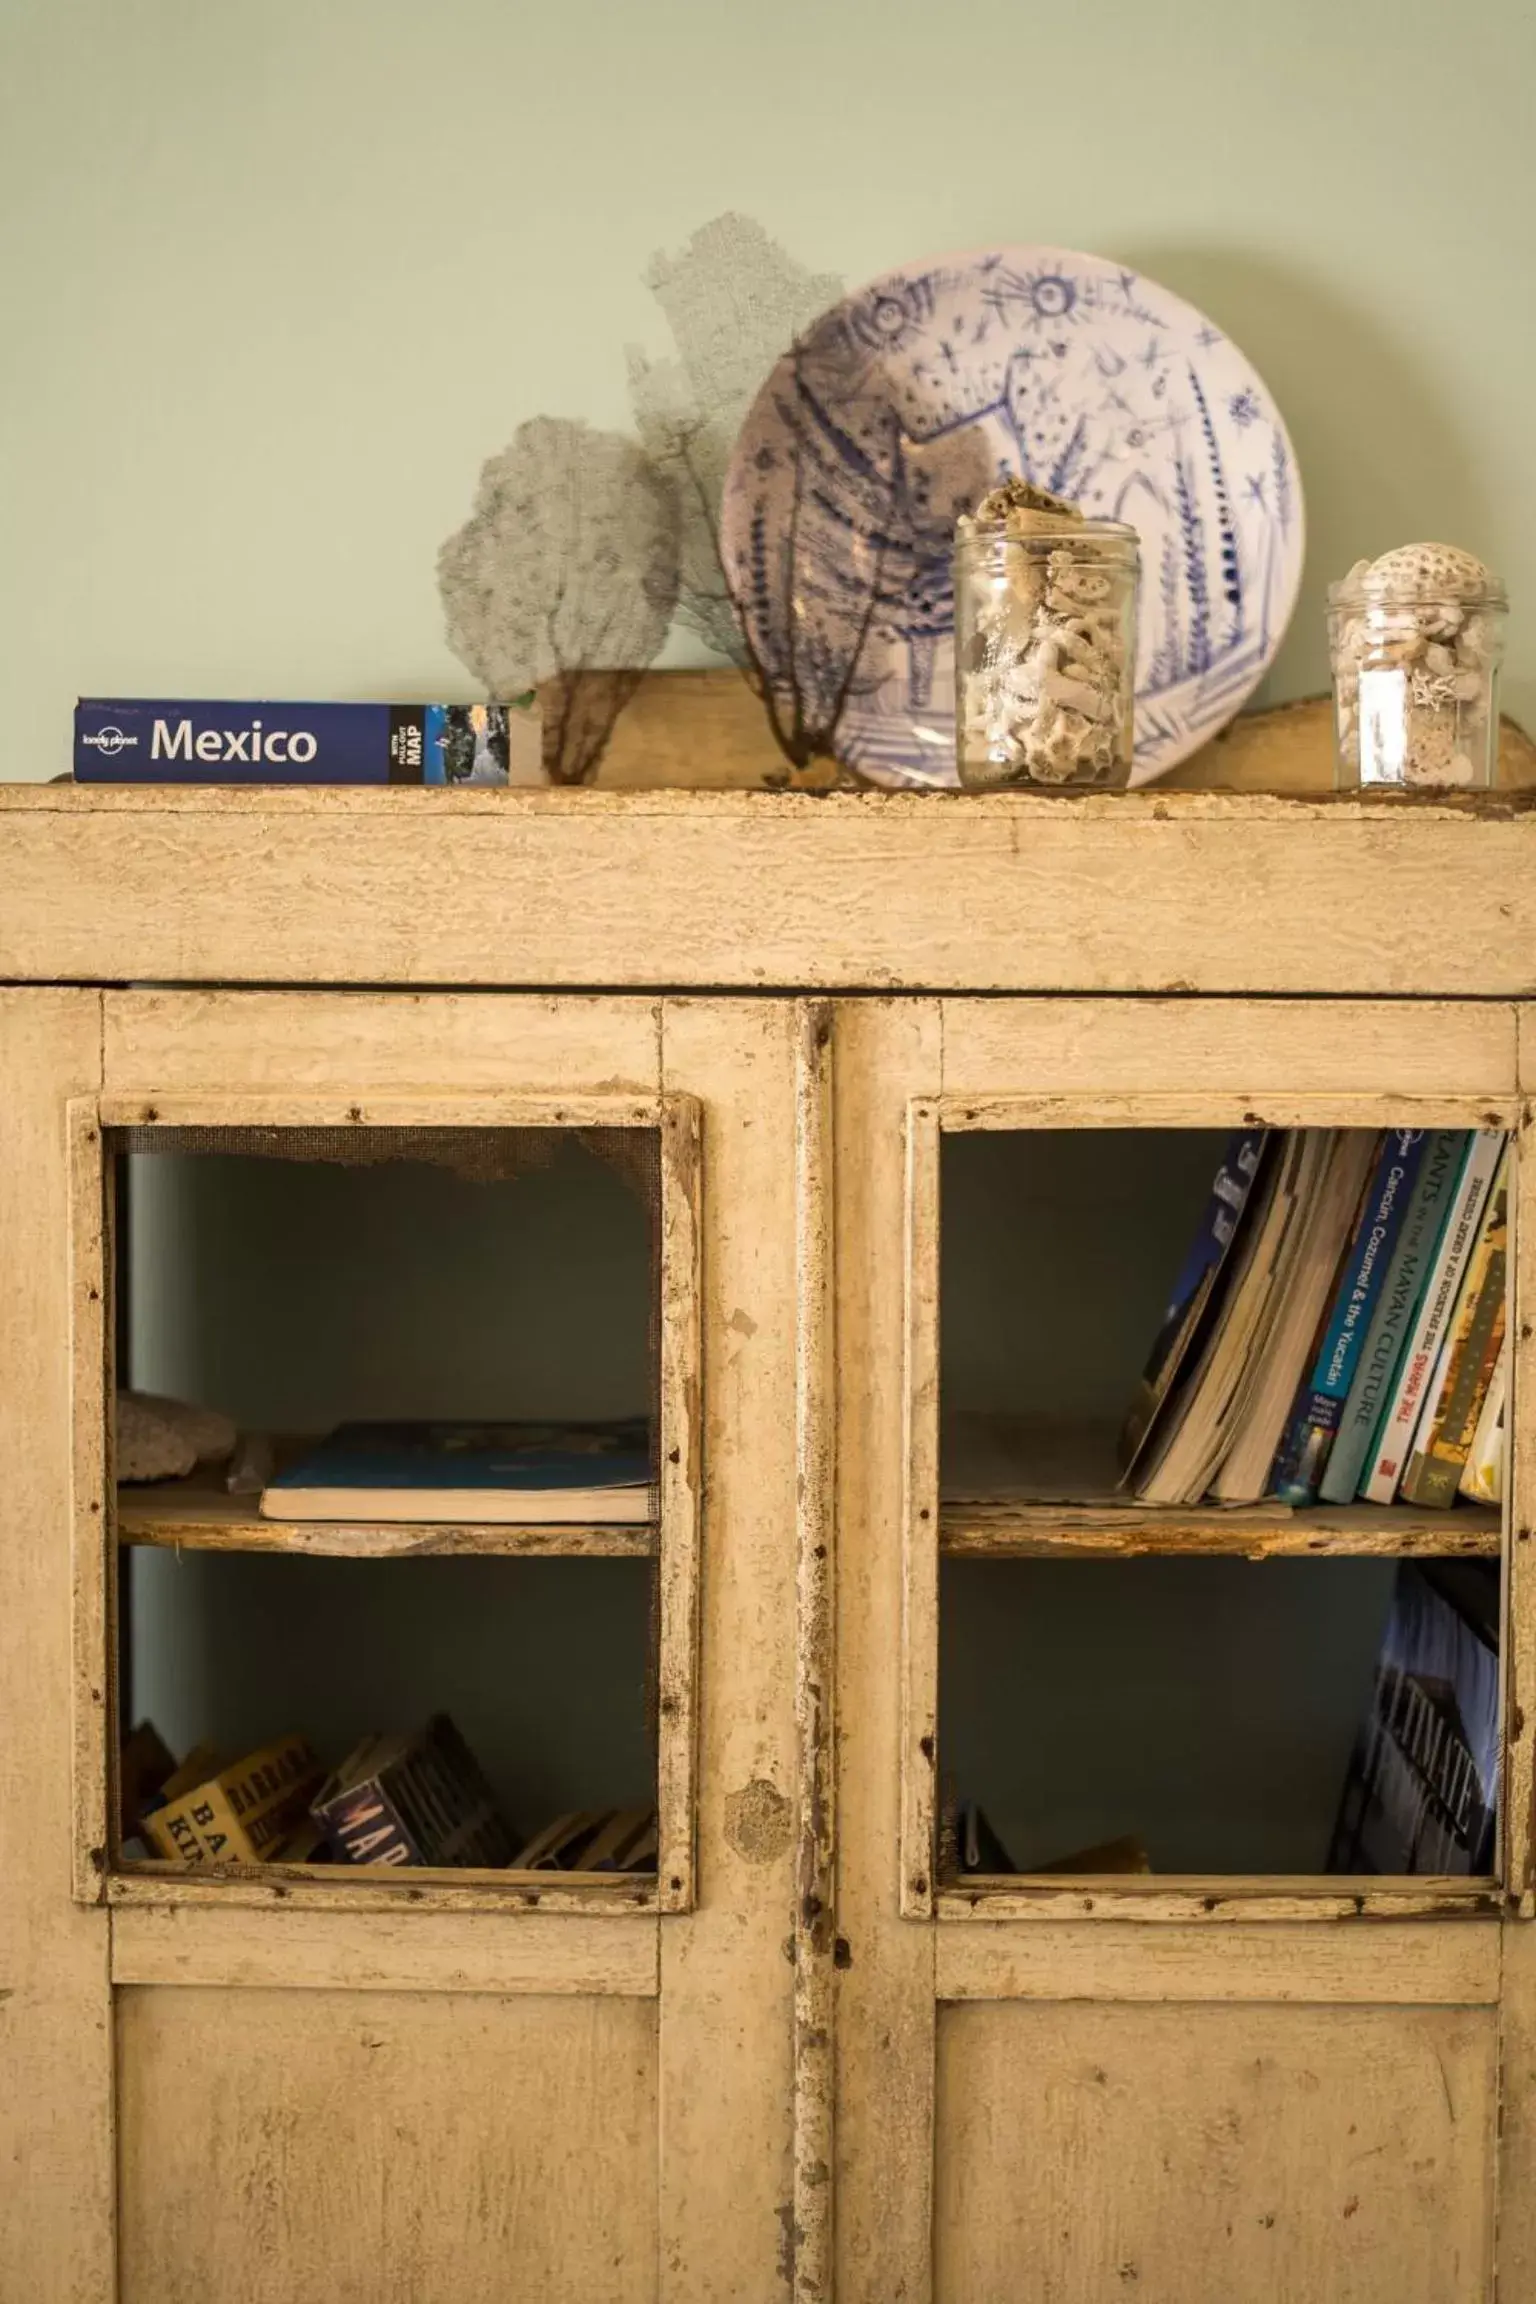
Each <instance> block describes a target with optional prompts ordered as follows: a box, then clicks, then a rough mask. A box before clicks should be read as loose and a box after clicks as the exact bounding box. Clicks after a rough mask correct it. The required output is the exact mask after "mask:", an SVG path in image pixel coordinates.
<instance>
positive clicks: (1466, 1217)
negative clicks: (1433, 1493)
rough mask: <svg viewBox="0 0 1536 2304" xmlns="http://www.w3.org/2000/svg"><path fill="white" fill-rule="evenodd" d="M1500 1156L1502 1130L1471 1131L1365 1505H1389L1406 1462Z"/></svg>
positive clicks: (1380, 1434) (1376, 1449) (1366, 1484)
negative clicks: (1367, 1503)
mask: <svg viewBox="0 0 1536 2304" xmlns="http://www.w3.org/2000/svg"><path fill="white" fill-rule="evenodd" d="M1503 1150H1504V1135H1503V1131H1502V1130H1501V1129H1496V1128H1478V1129H1475V1130H1473V1132H1472V1137H1471V1141H1470V1143H1469V1144H1468V1146H1467V1151H1466V1157H1465V1159H1464V1160H1463V1162H1462V1167H1461V1173H1460V1175H1459V1177H1458V1179H1457V1182H1456V1190H1455V1195H1454V1197H1453V1199H1452V1201H1451V1204H1450V1208H1449V1212H1448V1213H1447V1215H1446V1219H1445V1223H1444V1226H1443V1227H1442V1230H1441V1233H1440V1242H1439V1247H1438V1249H1437V1251H1436V1254H1435V1259H1434V1262H1433V1264H1432V1265H1431V1266H1430V1269H1429V1274H1428V1279H1427V1282H1426V1285H1425V1288H1424V1291H1423V1294H1422V1295H1421V1297H1420V1299H1419V1310H1418V1317H1417V1320H1416V1322H1415V1324H1414V1329H1413V1333H1412V1335H1411V1336H1410V1338H1409V1340H1408V1345H1407V1348H1406V1350H1405V1351H1404V1353H1403V1357H1402V1361H1401V1364H1400V1366H1399V1369H1398V1375H1397V1385H1396V1390H1395V1391H1394V1393H1393V1396H1392V1399H1391V1402H1390V1404H1389V1406H1388V1408H1387V1412H1386V1415H1385V1416H1384V1417H1383V1419H1382V1422H1381V1424H1380V1426H1379V1428H1378V1430H1377V1433H1376V1437H1375V1441H1374V1443H1373V1446H1372V1451H1371V1457H1372V1460H1371V1462H1370V1463H1369V1465H1368V1467H1367V1471H1366V1476H1365V1478H1364V1480H1363V1482H1362V1484H1361V1488H1360V1493H1361V1495H1362V1496H1363V1497H1365V1498H1366V1500H1367V1501H1368V1502H1369V1503H1372V1504H1390V1503H1391V1502H1392V1500H1393V1498H1394V1497H1395V1496H1396V1494H1397V1489H1398V1482H1399V1481H1400V1480H1401V1479H1402V1476H1403V1468H1404V1466H1405V1464H1406V1463H1407V1461H1408V1452H1409V1450H1410V1448H1411V1447H1412V1445H1413V1435H1414V1432H1415V1430H1416V1429H1417V1426H1418V1421H1419V1415H1420V1412H1421V1410H1422V1407H1423V1402H1424V1395H1425V1392H1426V1391H1427V1390H1428V1388H1429V1384H1430V1380H1431V1378H1432V1377H1433V1375H1434V1371H1435V1365H1436V1362H1437V1361H1438V1359H1439V1356H1440V1344H1441V1339H1442V1338H1443V1336H1444V1334H1445V1331H1446V1329H1447V1327H1448V1326H1449V1324H1450V1320H1451V1316H1452V1313H1453V1312H1454V1310H1455V1307H1456V1294H1457V1290H1458V1289H1459V1288H1460V1286H1461V1276H1462V1273H1463V1272H1464V1271H1465V1270H1466V1266H1467V1259H1468V1258H1469V1257H1470V1255H1471V1253H1472V1250H1473V1248H1474V1247H1475V1246H1476V1243H1477V1235H1478V1228H1479V1226H1480V1224H1481V1222H1482V1215H1483V1209H1484V1207H1485V1206H1486V1204H1487V1199H1488V1194H1489V1192H1490V1190H1491V1189H1492V1186H1493V1179H1494V1175H1495V1173H1496V1171H1497V1169H1498V1165H1499V1161H1500V1158H1501V1157H1502V1155H1503Z"/></svg>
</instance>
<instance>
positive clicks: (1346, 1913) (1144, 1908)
mask: <svg viewBox="0 0 1536 2304" xmlns="http://www.w3.org/2000/svg"><path fill="white" fill-rule="evenodd" d="M1500 1095H1502V1100H1497V1098H1498V1097H1499V1096H1500ZM1259 1102H1260V1103H1261V1104H1262V1109H1259V1108H1258V1107H1257V1105H1256V1104H1255V1101H1254V1099H1252V1098H1251V1097H1250V1096H1247V1095H1245V1094H1240V1093H1234V1092H1232V1091H1230V1090H1228V1091H1216V1092H1211V1091H1207V1092H1205V1093H1195V1092H1189V1093H1183V1094H1179V1093H1164V1092H1161V1091H1142V1092H1137V1093H1135V1094H1133V1095H1125V1094H1115V1093H1104V1092H1095V1091H1084V1092H1082V1093H1080V1094H1076V1095H1071V1096H1061V1095H1050V1094H1043V1095H1030V1094H1026V1093H996V1094H993V1095H990V1096H987V1097H978V1096H976V1095H974V1094H973V1095H943V1096H940V1097H937V1098H914V1099H913V1100H911V1101H910V1102H909V1104H908V1107H907V1114H906V1132H907V1240H906V1252H905V1258H904V1266H905V1271H906V1275H907V1291H906V1309H907V1322H906V1372H907V1374H906V1386H905V1396H906V1446H905V1457H906V1461H905V1483H904V1490H905V1497H906V1510H905V1514H904V1522H905V1535H906V1546H905V1563H904V1570H903V1582H904V1605H903V1611H902V1627H903V1639H902V1684H903V1724H904V1725H903V1738H902V1787H901V1816H902V1838H901V1852H900V1872H901V1883H902V1889H901V1903H902V1911H903V1913H904V1914H905V1916H906V1917H907V1918H909V1919H928V1918H930V1917H932V1916H934V1915H937V1916H938V1917H939V1918H940V1919H942V1920H971V1919H1019V1920H1035V1919H1040V1920H1060V1919H1067V1918H1083V1919H1096V1920H1100V1921H1109V1920H1172V1921H1194V1922H1202V1923H1204V1922H1209V1921H1217V1922H1222V1921H1231V1920H1235V1919H1242V1920H1334V1919H1344V1918H1348V1917H1350V1916H1351V1915H1359V1916H1364V1917H1369V1918H1377V1919H1418V1918H1426V1917H1429V1916H1431V1915H1433V1914H1437V1913H1439V1914H1445V1915H1448V1916H1452V1917H1457V1918H1465V1917H1467V1916H1468V1915H1475V1914H1478V1913H1482V1914H1485V1915H1497V1914H1499V1913H1501V1912H1502V1911H1503V1909H1504V1902H1505V1896H1504V1885H1503V1884H1504V1882H1506V1881H1508V1880H1516V1879H1520V1878H1522V1877H1523V1867H1524V1865H1525V1862H1526V1858H1527V1843H1528V1833H1529V1817H1528V1813H1527V1811H1528V1806H1529V1804H1528V1803H1526V1804H1525V1805H1524V1806H1522V1805H1521V1804H1520V1803H1519V1801H1518V1797H1517V1798H1516V1799H1515V1800H1513V1801H1511V1802H1506V1803H1505V1804H1504V1806H1503V1809H1502V1813H1501V1818H1500V1833H1499V1839H1500V1859H1499V1866H1498V1870H1497V1872H1496V1873H1495V1874H1494V1876H1493V1877H1492V1878H1490V1879H1483V1878H1478V1879H1474V1880H1458V1879H1455V1878H1447V1879H1424V1880H1422V1881H1417V1882H1411V1881H1409V1880H1407V1879H1402V1880H1398V1881H1383V1882H1374V1881H1372V1880H1370V1879H1359V1880H1350V1879H1343V1880H1330V1879H1327V1878H1326V1877H1325V1876H1323V1875H1317V1876H1307V1875H1303V1876H1299V1877H1295V1878H1291V1877H1280V1876H1273V1875H1263V1874H1258V1875H1253V1876H1252V1877H1251V1878H1250V1877H1246V1876H1245V1877H1231V1878H1229V1877H1226V1876H1220V1875H1212V1876H1211V1877H1208V1878H1207V1877H1199V1876H1185V1877H1182V1878H1180V1877H1175V1878H1173V1879H1171V1880H1168V1881H1158V1880H1156V1879H1154V1878H1153V1877H1151V1876H1149V1877H1148V1878H1147V1880H1146V1881H1145V1882H1144V1883H1142V1884H1140V1885H1137V1884H1134V1883H1132V1882H1128V1881H1117V1880H1116V1879H1115V1878H1114V1877H1113V1876H1108V1877H1100V1876H1097V1875H1092V1874H1084V1875H1083V1876H1081V1877H1080V1878H1078V1877H1059V1876H1047V1875H1035V1876H1034V1877H1033V1878H1030V1877H1029V1876H1027V1875H1026V1876H1024V1877H1022V1878H1021V1879H1020V1880H1019V1881H1018V1882H1017V1884H1015V1885H1012V1886H1009V1887H1006V1888H1005V1887H1001V1886H999V1885H998V1884H997V1883H996V1882H993V1883H990V1884H988V1885H987V1886H986V1887H985V1888H982V1887H980V1886H975V1887H959V1886H956V1885H954V1884H951V1885H950V1886H948V1887H945V1886H943V1885H941V1884H940V1883H939V1882H938V1881H936V1880H935V1878H934V1861H933V1851H934V1847H935V1836H936V1826H937V1796H936V1785H937V1780H938V1772H937V1768H936V1765H935V1756H936V1754H937V1753H938V1738H939V1720H938V1700H939V1690H938V1650H939V1626H938V1608H939V1562H940V1558H941V1545H942V1517H943V1516H942V1514H941V1508H940V1494H939V1365H938V1312H939V1296H940V1254H939V1178H940V1164H941V1157H942V1147H943V1141H944V1137H945V1135H946V1134H948V1133H967V1132H971V1131H986V1130H1006V1131H1014V1130H1021V1131H1022V1130H1028V1129H1076V1128H1081V1129H1093V1128H1126V1127H1142V1128H1147V1129H1162V1128H1168V1129H1174V1128H1199V1129H1211V1130H1232V1129H1237V1128H1240V1127H1255V1126H1267V1127H1272V1128H1302V1127H1306V1128H1358V1129H1375V1128H1379V1127H1384V1126H1388V1125H1396V1126H1413V1127H1421V1128H1473V1127H1486V1128H1495V1127H1496V1128H1503V1129H1507V1130H1510V1131H1511V1132H1512V1133H1513V1134H1514V1135H1515V1140H1516V1144H1517V1147H1518V1142H1519V1129H1520V1125H1521V1105H1520V1102H1519V1099H1518V1098H1517V1097H1516V1096H1514V1095H1512V1094H1509V1093H1507V1092H1498V1091H1493V1090H1484V1091H1483V1092H1481V1093H1477V1094H1469V1093H1466V1092H1463V1093H1460V1094H1449V1093H1448V1094H1442V1095H1438V1096H1431V1095H1424V1094H1420V1093H1414V1094H1410V1095H1407V1096H1401V1095H1394V1094H1391V1093H1390V1092H1379V1091H1373V1092H1369V1093H1360V1094H1351V1095H1346V1094H1341V1093H1339V1092H1338V1091H1337V1090H1329V1091H1326V1092H1324V1093H1321V1094H1315V1095H1314V1094H1307V1093H1295V1094H1286V1095H1280V1094H1275V1093H1273V1092H1271V1093H1267V1094H1265V1095H1264V1096H1263V1097H1262V1099H1260V1100H1259ZM1517 1166H1518V1153H1517ZM1511 1199H1512V1205H1516V1206H1517V1204H1518V1192H1516V1193H1514V1194H1512V1196H1511ZM1102 1517H1104V1518H1105V1519H1109V1518H1110V1517H1112V1515H1109V1514H1105V1515H1103V1516H1102ZM1502 1521H1503V1542H1502V1545H1501V1551H1502V1555H1503V1557H1504V1558H1505V1559H1506V1560H1507V1559H1508V1557H1509V1550H1510V1546H1509V1541H1508V1532H1509V1527H1510V1523H1511V1507H1510V1503H1509V1500H1508V1499H1506V1502H1505V1506H1504V1508H1503V1514H1502ZM1253 1548H1254V1549H1258V1550H1263V1549H1267V1550H1270V1551H1275V1552H1278V1551H1282V1550H1284V1549H1285V1548H1286V1535H1285V1530H1284V1529H1283V1528H1280V1527H1277V1528H1276V1529H1275V1530H1274V1532H1273V1534H1272V1535H1270V1536H1268V1537H1267V1539H1266V1537H1265V1536H1264V1535H1258V1536H1257V1537H1256V1538H1255V1540H1254V1545H1253ZM1331 1548H1332V1549H1336V1550H1337V1551H1339V1552H1341V1553H1342V1552H1343V1551H1344V1550H1346V1549H1352V1550H1354V1551H1356V1552H1359V1553H1370V1554H1374V1555H1377V1556H1395V1555H1396V1554H1397V1553H1398V1552H1400V1551H1406V1550H1407V1549H1408V1547H1406V1546H1405V1545H1404V1544H1403V1543H1402V1541H1401V1539H1397V1540H1396V1541H1394V1539H1393V1535H1392V1530H1391V1529H1390V1528H1389V1527H1388V1526H1386V1525H1385V1524H1384V1525H1383V1527H1382V1528H1381V1529H1380V1530H1379V1531H1378V1530H1371V1531H1369V1532H1368V1534H1366V1535H1362V1534H1361V1533H1360V1532H1358V1531H1357V1532H1356V1533H1355V1534H1354V1535H1353V1536H1352V1537H1351V1538H1349V1539H1348V1540H1347V1543H1346V1542H1339V1543H1337V1544H1336V1545H1335V1546H1333V1547H1331ZM1085 1552H1086V1547H1085ZM1079 1556H1084V1555H1079ZM1523 1584H1524V1580H1523V1579H1522V1589H1521V1594H1520V1597H1521V1600H1522V1602H1523V1603H1524V1604H1526V1605H1527V1606H1529V1605H1530V1601H1529V1599H1528V1596H1527V1595H1526V1594H1525V1592H1524V1589H1523ZM1505 1601H1506V1609H1505V1616H1506V1625H1505V1629H1506V1645H1507V1640H1508V1634H1509V1630H1510V1627H1511V1626H1512V1624H1513V1623H1514V1622H1515V1620H1516V1619H1515V1613H1514V1608H1513V1604H1512V1583H1511V1581H1510V1579H1509V1578H1507V1577H1506V1592H1505ZM1514 1725H1515V1723H1514V1721H1513V1720H1512V1719H1507V1720H1506V1756H1507V1765H1506V1771H1505V1776H1506V1781H1507V1780H1508V1772H1509V1768H1510V1767H1512V1766H1513V1765H1514V1760H1515V1754H1516V1752H1517V1751H1518V1747H1519V1743H1520V1741H1521V1739H1520V1738H1519V1737H1518V1736H1516V1735H1513V1734H1512V1733H1511V1732H1512V1730H1513V1728H1514ZM1522 1819H1523V1821H1522Z"/></svg>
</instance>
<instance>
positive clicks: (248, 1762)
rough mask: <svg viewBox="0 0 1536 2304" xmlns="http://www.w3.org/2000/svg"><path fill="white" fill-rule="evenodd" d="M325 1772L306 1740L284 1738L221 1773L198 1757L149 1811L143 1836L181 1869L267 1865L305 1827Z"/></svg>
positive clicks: (204, 1755)
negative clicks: (182, 1867)
mask: <svg viewBox="0 0 1536 2304" xmlns="http://www.w3.org/2000/svg"><path fill="white" fill-rule="evenodd" d="M320 1778H321V1768H320V1763H319V1761H318V1760H317V1759H316V1758H315V1755H314V1753H313V1752H312V1751H311V1749H310V1747H309V1744H308V1742H307V1740H306V1739H305V1738H304V1737H302V1736H280V1737H279V1738H277V1740H276V1741H275V1742H274V1743H271V1744H263V1745H262V1746H261V1748H260V1749H259V1750H258V1751H255V1752H249V1753H247V1754H246V1756H245V1758H244V1759H243V1760H237V1761H234V1762H232V1763H231V1764H230V1765H229V1766H227V1767H220V1766H219V1764H218V1762H217V1760H216V1759H215V1758H214V1756H213V1755H212V1754H211V1753H209V1752H206V1751H202V1750H199V1751H197V1752H194V1753H193V1754H192V1755H191V1756H190V1758H189V1759H188V1760H186V1761H184V1762H183V1763H182V1765H181V1767H180V1768H179V1769H178V1770H177V1771H176V1772H175V1774H174V1775H173V1776H172V1777H171V1778H170V1779H169V1780H168V1781H167V1783H166V1784H165V1785H164V1786H163V1787H162V1789H161V1792H160V1796H159V1799H158V1801H157V1802H156V1803H155V1804H154V1805H152V1806H150V1807H147V1808H146V1809H145V1810H144V1811H143V1814H142V1818H141V1826H140V1828H141V1831H142V1833H143V1836H144V1838H145V1839H146V1840H148V1842H149V1844H150V1846H151V1847H152V1848H153V1849H154V1851H155V1853H156V1855H157V1856H166V1857H169V1858H171V1859H172V1860H173V1861H174V1862H179V1863H182V1864H266V1863H271V1862H273V1861H274V1860H275V1858H276V1855H277V1852H278V1850H279V1848H280V1847H281V1846H282V1844H283V1842H284V1841H286V1840H287V1839H288V1838H289V1836H290V1835H291V1833H292V1832H293V1831H294V1829H295V1828H296V1827H297V1826H298V1825H299V1824H300V1823H301V1822H302V1820H303V1817H304V1814H305V1811H306V1809H307V1808H308V1806H309V1801H310V1796H311V1794H312V1793H313V1792H314V1791H315V1789H316V1787H317V1786H318V1785H319V1783H320Z"/></svg>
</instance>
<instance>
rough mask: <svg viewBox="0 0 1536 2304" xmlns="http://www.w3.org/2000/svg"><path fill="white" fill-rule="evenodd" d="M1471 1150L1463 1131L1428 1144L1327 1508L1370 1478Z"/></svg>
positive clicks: (1443, 1133)
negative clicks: (1377, 1442) (1382, 1427)
mask: <svg viewBox="0 0 1536 2304" xmlns="http://www.w3.org/2000/svg"><path fill="white" fill-rule="evenodd" d="M1467 1142H1468V1137H1467V1131H1466V1130H1465V1129H1463V1128H1438V1129H1435V1130H1433V1131H1432V1132H1431V1133H1430V1134H1429V1135H1428V1136H1427V1137H1426V1138H1425V1142H1424V1155H1423V1159H1422V1161H1421V1162H1420V1166H1419V1174H1418V1179H1417V1182H1416V1183H1415V1185H1414V1188H1413V1191H1412V1192H1411V1193H1410V1194H1409V1195H1408V1197H1407V1200H1406V1202H1405V1203H1404V1208H1405V1213H1404V1216H1403V1221H1402V1225H1401V1227H1400V1228H1399V1231H1398V1236H1397V1243H1396V1246H1395V1247H1394V1249H1393V1251H1392V1255H1391V1258H1390V1260H1389V1261H1388V1262H1387V1265H1386V1272H1385V1277H1384V1279H1383V1281H1382V1285H1381V1288H1380V1291H1379V1293H1378V1295H1377V1298H1376V1303H1375V1307H1374V1309H1373V1311H1372V1314H1371V1322H1370V1326H1369V1328H1368V1329H1367V1330H1366V1333H1365V1341H1364V1343H1363V1344H1362V1345H1361V1346H1360V1349H1359V1351H1358V1352H1357V1354H1356V1355H1355V1373H1354V1376H1353V1378H1352V1380H1351V1382H1350V1387H1349V1397H1348V1398H1347V1399H1346V1401H1345V1403H1344V1410H1343V1414H1342V1415H1341V1416H1340V1418H1339V1428H1338V1431H1337V1432H1336V1433H1335V1435H1334V1441H1333V1446H1332V1447H1331V1448H1330V1449H1329V1451H1328V1461H1327V1463H1326V1465H1325V1466H1324V1467H1323V1477H1322V1479H1321V1481H1320V1482H1319V1483H1318V1493H1319V1495H1320V1496H1321V1498H1322V1500H1323V1502H1324V1503H1325V1504H1348V1503H1349V1502H1350V1501H1351V1500H1352V1499H1353V1497H1354V1496H1355V1494H1356V1492H1357V1491H1358V1489H1359V1486H1360V1482H1361V1479H1362V1476H1364V1477H1367V1478H1368V1477H1369V1468H1370V1464H1371V1461H1372V1453H1373V1444H1374V1442H1375V1438H1376V1434H1377V1431H1378V1430H1379V1428H1380V1425H1381V1420H1382V1418H1383V1416H1384V1415H1385V1414H1386V1412H1387V1409H1388V1407H1389V1405H1390V1404H1391V1399H1392V1394H1393V1391H1394V1389H1395V1387H1396V1381H1397V1371H1398V1366H1399V1364H1400V1362H1401V1360H1402V1356H1403V1353H1404V1351H1405V1349H1406V1348H1407V1343H1408V1338H1409V1335H1410V1333H1411V1332H1412V1329H1413V1323H1414V1321H1415V1319H1416V1318H1417V1316H1418V1309H1419V1302H1420V1299H1421V1298H1422V1296H1423V1294H1424V1288H1425V1283H1426V1282H1427V1280H1428V1278H1429V1273H1430V1268H1431V1266H1432V1264H1433V1262H1434V1258H1435V1251H1436V1249H1437V1248H1438V1247H1439V1245H1440V1232H1441V1227H1442V1226H1443V1225H1444V1223H1445V1216H1446V1210H1447V1209H1448V1208H1449V1206H1450V1204H1451V1197H1452V1194H1453V1192H1454V1190H1455V1186H1456V1179H1457V1177H1458V1176H1459V1175H1460V1174H1461V1164H1462V1162H1463V1160H1464V1159H1465V1158H1466V1152H1467Z"/></svg>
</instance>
